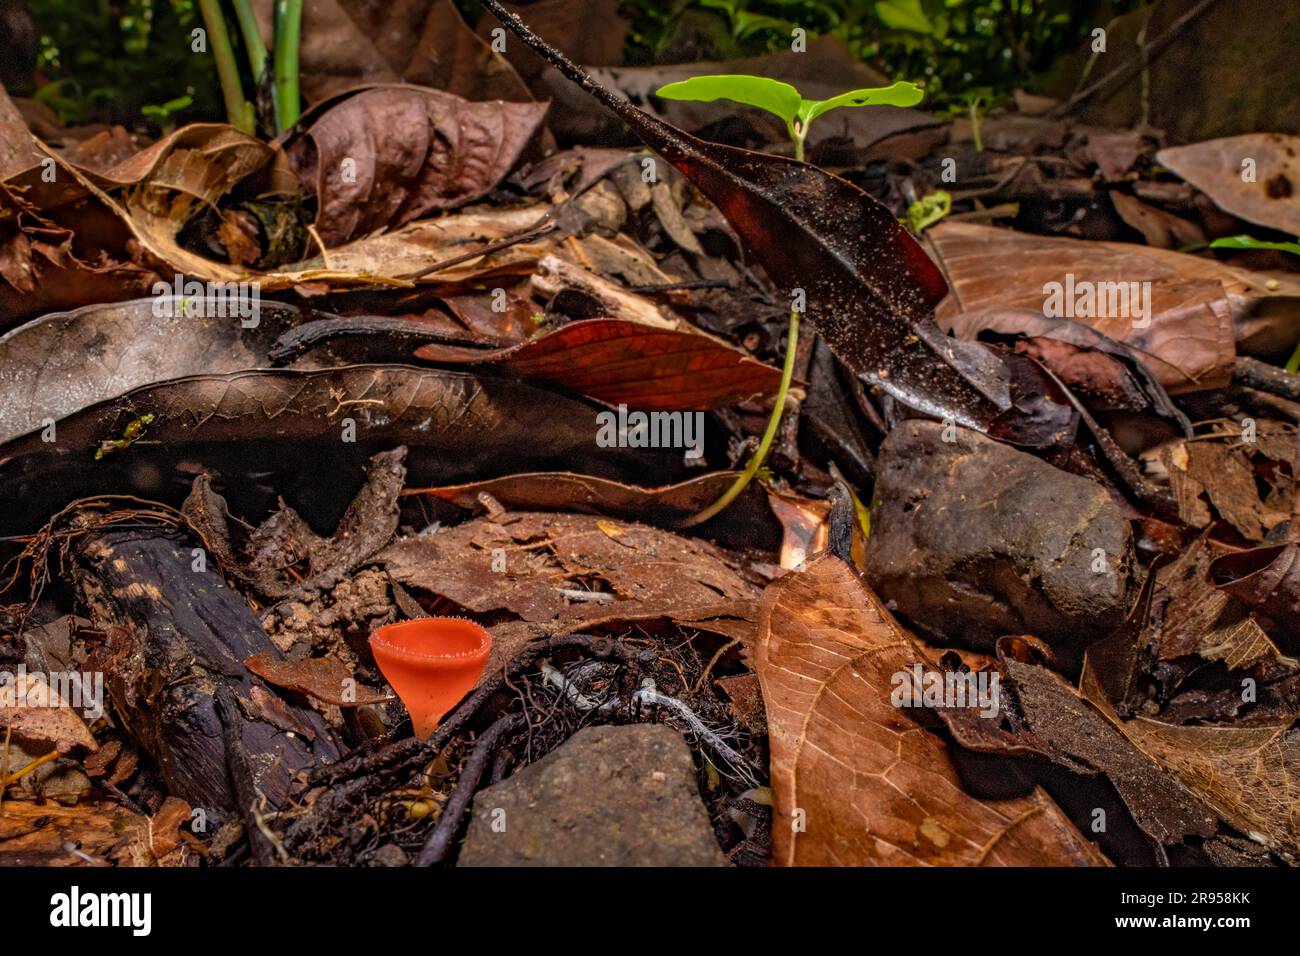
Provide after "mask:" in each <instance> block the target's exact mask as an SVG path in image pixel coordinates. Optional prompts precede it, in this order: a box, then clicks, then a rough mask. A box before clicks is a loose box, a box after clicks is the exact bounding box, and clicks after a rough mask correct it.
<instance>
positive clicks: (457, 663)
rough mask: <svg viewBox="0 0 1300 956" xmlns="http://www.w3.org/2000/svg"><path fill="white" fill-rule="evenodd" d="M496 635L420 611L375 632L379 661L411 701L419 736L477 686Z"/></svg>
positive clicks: (373, 638)
mask: <svg viewBox="0 0 1300 956" xmlns="http://www.w3.org/2000/svg"><path fill="white" fill-rule="evenodd" d="M491 648H492V635H490V634H488V632H487V631H486V630H484V629H483V628H482V627H480V626H479V625H477V624H475V623H474V622H473V621H467V620H465V619H464V618H459V617H421V618H417V619H415V620H413V621H401V622H400V623H397V624H385V625H384V626H383V627H381V628H379V629H378V630H376V631H375V632H374V633H372V634H371V635H370V651H371V653H373V654H374V655H375V663H377V664H378V665H379V669H380V671H382V672H383V675H384V677H385V678H386V679H387V680H388V683H389V684H391V685H392V687H393V690H394V691H396V692H397V696H398V697H400V698H401V700H402V703H403V704H405V705H406V710H407V712H408V713H409V714H410V715H411V723H412V724H413V725H414V726H415V735H416V736H417V737H421V738H423V737H428V736H429V735H430V734H432V733H433V732H434V731H435V730H437V728H438V722H439V721H440V720H442V718H443V715H444V714H446V713H447V712H448V711H450V710H451V709H452V708H453V707H455V706H456V705H457V704H458V703H460V701H461V698H463V697H464V696H465V695H466V694H468V693H469V692H470V690H471V689H473V687H474V684H475V683H477V682H478V679H479V676H480V675H481V674H482V673H483V668H484V667H486V666H487V659H488V651H489V650H491Z"/></svg>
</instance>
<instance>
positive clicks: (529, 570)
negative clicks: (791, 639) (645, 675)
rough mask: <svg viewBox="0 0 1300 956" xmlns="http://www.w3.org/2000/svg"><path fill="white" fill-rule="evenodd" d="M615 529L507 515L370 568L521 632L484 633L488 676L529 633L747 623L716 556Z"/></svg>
mask: <svg viewBox="0 0 1300 956" xmlns="http://www.w3.org/2000/svg"><path fill="white" fill-rule="evenodd" d="M615 528H616V529H617V530H618V531H619V533H618V534H617V535H611V534H610V533H609V531H610V524H609V523H608V522H606V521H605V519H601V518H597V517H595V516H591V515H579V514H544V513H537V512H518V513H510V514H508V515H506V516H503V517H497V518H492V517H487V518H476V519H473V520H471V521H466V522H464V523H463V524H459V525H457V526H455V527H454V528H448V529H446V530H445V531H440V532H438V533H437V534H424V535H417V536H414V537H407V538H403V539H399V540H398V541H395V542H394V543H393V544H391V545H389V547H387V548H385V549H384V550H383V551H381V552H380V553H379V554H377V555H376V556H375V559H374V560H375V562H376V563H378V564H380V565H381V566H383V567H384V568H385V569H386V570H387V571H388V573H389V574H390V575H391V576H392V577H393V579H394V580H395V581H397V582H398V583H399V584H402V585H405V586H407V587H410V588H414V589H418V590H420V591H423V592H428V593H431V594H434V595H436V596H438V597H440V598H442V599H444V600H446V601H448V602H450V603H451V605H452V607H453V608H459V609H463V610H465V611H469V612H472V613H474V614H482V615H492V616H501V615H502V614H503V612H504V613H506V614H508V616H509V617H513V618H516V619H517V620H518V622H519V623H520V624H522V625H524V627H513V628H510V627H509V625H510V623H513V622H507V623H506V624H503V625H498V626H496V627H494V628H493V634H494V637H495V638H497V640H494V642H493V646H492V657H491V659H490V661H489V664H488V670H489V671H491V670H493V669H494V668H495V667H497V666H499V664H500V663H501V662H502V661H503V660H508V659H509V658H510V657H511V656H513V653H514V652H516V651H518V650H519V649H520V646H521V645H522V642H523V641H526V640H527V638H528V634H529V628H531V631H532V633H533V634H534V635H536V634H539V633H546V632H550V631H553V632H555V633H564V632H566V630H572V629H573V628H576V627H581V626H584V625H585V626H594V625H595V624H596V623H598V622H601V621H615V620H620V621H633V620H638V619H642V620H647V619H654V618H669V619H671V620H677V621H691V622H699V621H700V620H701V619H703V618H707V617H722V618H730V619H734V618H741V619H743V618H745V617H746V616H747V615H752V607H753V604H754V601H755V600H756V599H757V596H758V595H757V591H756V590H755V588H754V587H753V585H751V584H749V583H748V582H747V581H746V580H745V579H744V578H742V577H741V576H740V575H739V574H738V573H737V572H736V570H735V569H734V568H733V567H732V562H731V561H730V560H729V559H728V557H727V555H726V552H724V551H722V550H721V549H719V548H717V547H715V546H713V545H711V544H708V543H707V542H703V541H697V540H695V539H691V538H685V537H681V536H679V535H676V534H673V533H672V532H669V531H661V530H659V529H657V528H651V527H648V526H646V525H642V524H636V523H632V522H627V523H623V524H616V525H615ZM747 607H748V608H750V609H751V610H750V611H749V612H747V611H746V608H747ZM692 626H697V627H700V628H701V629H703V630H710V629H712V628H711V627H710V626H708V625H705V624H701V623H694V624H693V625H692ZM721 626H722V627H723V628H724V629H729V628H728V626H727V625H725V624H724V625H721ZM749 627H750V628H751V633H752V624H751V625H749ZM503 628H509V631H508V632H506V631H503ZM503 635H505V636H508V637H509V638H510V639H509V640H503V639H502V637H503ZM728 636H733V635H731V634H729V635H728Z"/></svg>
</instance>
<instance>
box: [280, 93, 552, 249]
mask: <svg viewBox="0 0 1300 956" xmlns="http://www.w3.org/2000/svg"><path fill="white" fill-rule="evenodd" d="M545 115H546V104H544V103H531V102H530V103H506V102H503V101H501V100H493V101H490V102H479V103H472V102H470V101H468V100H463V99H461V98H460V97H458V96H454V95H453V94H451V93H445V92H443V91H441V90H434V89H426V88H424V87H417V86H400V85H387V86H371V87H366V88H363V89H360V90H357V91H354V92H350V93H346V94H341V95H340V96H336V97H333V98H331V99H329V100H326V101H325V102H323V103H320V104H317V105H316V106H315V107H313V108H312V109H311V110H309V111H308V112H307V114H306V115H304V116H303V118H302V120H301V123H302V126H303V129H304V132H303V133H302V134H300V135H298V136H296V137H294V138H292V139H291V140H290V141H289V142H288V143H287V144H286V145H285V151H286V153H287V155H288V156H289V159H290V161H291V162H292V163H293V165H294V168H295V169H296V170H297V172H298V175H299V176H300V177H301V178H302V180H303V182H305V183H307V184H309V186H310V187H311V188H312V190H313V192H315V194H316V201H317V204H318V205H317V212H316V231H317V232H318V233H319V235H320V237H321V239H323V240H324V242H325V244H326V245H329V246H335V245H340V244H341V243H344V242H346V241H347V240H349V239H351V238H353V237H355V236H363V235H366V234H367V233H371V232H374V231H376V230H378V229H387V228H393V227H396V226H401V225H404V224H405V223H408V222H410V221H411V220H413V219H419V218H420V217H422V216H425V215H427V214H428V213H430V212H434V211H436V210H443V209H454V208H456V207H457V206H463V205H465V204H466V203H468V202H470V201H472V200H474V199H477V198H479V197H480V196H482V195H484V194H485V193H486V192H487V191H488V190H490V189H491V188H492V187H493V186H495V185H496V184H497V183H498V182H500V181H501V180H502V179H504V178H505V176H506V174H507V173H509V172H510V170H511V168H513V167H514V165H515V163H516V162H517V161H518V160H519V156H520V154H521V153H522V152H523V149H524V147H525V146H526V145H527V144H528V142H529V140H530V139H532V137H533V135H534V134H535V133H536V132H537V130H538V129H539V128H540V127H541V124H542V118H543V117H544V116H545Z"/></svg>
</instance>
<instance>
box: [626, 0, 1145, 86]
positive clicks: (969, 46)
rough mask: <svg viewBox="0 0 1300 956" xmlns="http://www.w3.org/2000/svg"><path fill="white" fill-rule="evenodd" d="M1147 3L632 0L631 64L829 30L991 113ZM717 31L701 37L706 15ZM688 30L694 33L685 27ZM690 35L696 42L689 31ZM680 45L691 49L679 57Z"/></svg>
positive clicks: (748, 51)
mask: <svg viewBox="0 0 1300 956" xmlns="http://www.w3.org/2000/svg"><path fill="white" fill-rule="evenodd" d="M1142 5H1143V4H1142V0H876V2H870V0H625V2H624V7H625V8H626V9H630V10H632V11H633V14H634V17H633V21H632V32H631V36H630V38H629V42H630V49H629V57H628V58H629V60H630V61H634V62H642V63H645V62H655V61H657V60H659V59H660V58H661V57H667V58H669V59H673V58H674V54H676V53H678V52H686V53H687V54H688V56H689V57H691V58H697V59H718V58H729V57H743V56H752V55H756V54H760V53H765V52H776V51H779V50H788V49H790V41H791V31H792V30H793V29H794V28H796V27H800V28H802V29H803V30H805V31H806V33H807V37H808V40H809V41H810V42H811V41H812V40H813V39H814V38H815V37H817V36H819V35H821V34H824V33H834V34H836V35H838V36H839V37H841V38H842V39H844V40H845V41H846V42H847V44H848V46H849V48H850V49H851V50H853V51H854V52H855V53H856V54H858V55H859V56H860V57H862V58H863V59H864V60H867V61H869V62H871V63H873V64H874V65H876V66H878V67H879V68H880V69H881V70H882V71H883V72H885V73H887V74H889V75H891V76H911V77H915V78H917V80H918V81H919V82H922V83H923V84H924V86H925V88H926V95H927V97H928V100H929V102H930V103H931V105H932V106H934V107H936V108H946V107H949V106H957V105H960V106H962V107H963V109H965V108H966V103H965V101H964V98H965V97H967V96H968V95H970V94H971V93H972V92H973V91H977V92H978V93H979V95H980V97H981V99H982V100H983V103H984V105H985V107H986V108H988V107H993V106H998V105H1000V104H1001V103H1002V102H1003V101H1004V100H1005V99H1006V98H1007V97H1008V96H1009V94H1010V92H1011V89H1012V88H1013V87H1016V86H1021V87H1024V88H1026V89H1033V88H1035V82H1034V81H1035V79H1036V78H1041V77H1042V76H1043V75H1044V74H1045V73H1046V71H1047V70H1048V69H1049V68H1050V67H1051V66H1052V65H1053V64H1054V63H1055V62H1056V60H1057V58H1058V57H1059V56H1061V55H1062V54H1065V53H1068V52H1071V51H1073V50H1075V49H1078V48H1079V45H1080V44H1081V43H1082V42H1083V41H1084V40H1085V39H1086V38H1087V37H1088V35H1089V33H1090V31H1091V30H1093V29H1094V28H1096V27H1098V26H1105V25H1106V24H1107V23H1108V22H1109V21H1110V20H1111V19H1112V18H1113V17H1115V16H1117V15H1119V14H1121V13H1125V12H1128V11H1130V10H1135V9H1138V8H1139V7H1141V6H1142ZM710 15H711V16H713V17H714V18H715V19H714V30H713V32H712V33H711V34H709V35H708V38H707V40H708V42H707V43H706V41H705V39H704V38H703V30H702V28H701V25H700V20H701V17H702V16H705V17H707V16H710ZM687 25H689V26H690V29H689V31H687V30H686V26H687ZM683 33H688V34H689V36H688V39H689V42H687V40H686V39H683V36H682V34H683ZM678 48H684V49H681V50H679V49H678Z"/></svg>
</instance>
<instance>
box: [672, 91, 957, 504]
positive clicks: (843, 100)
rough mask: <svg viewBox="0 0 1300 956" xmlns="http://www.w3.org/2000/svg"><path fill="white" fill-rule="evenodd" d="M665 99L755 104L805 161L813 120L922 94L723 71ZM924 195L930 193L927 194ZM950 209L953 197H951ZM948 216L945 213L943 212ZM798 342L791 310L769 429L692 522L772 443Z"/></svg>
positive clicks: (729, 493) (742, 479) (749, 471)
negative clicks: (816, 96) (819, 89)
mask: <svg viewBox="0 0 1300 956" xmlns="http://www.w3.org/2000/svg"><path fill="white" fill-rule="evenodd" d="M655 95H656V96H659V97H661V98H662V99H666V100H691V101H694V102H698V103H712V102H715V101H717V100H731V101H732V102H733V103H741V104H744V105H745V106H756V107H758V108H759V109H762V110H767V112H769V113H772V114H774V115H776V116H778V117H780V118H781V119H782V120H784V121H785V127H786V131H787V132H788V133H789V134H790V141H791V142H792V143H793V144H794V158H795V159H796V160H798V161H799V162H803V160H804V143H805V142H806V141H807V139H808V129H809V127H810V126H811V125H812V122H813V120H815V119H817V117H819V116H824V115H825V114H827V113H829V112H830V111H831V110H836V109H841V108H844V107H850V106H915V105H916V104H917V103H920V102H921V98H922V97H923V96H924V95H925V94H924V92H923V91H922V90H921V88H920V87H919V86H917V85H916V84H915V83H908V82H906V81H899V82H897V83H894V84H893V85H892V86H886V87H878V88H873V89H861V90H850V91H849V92H847V93H841V94H840V95H838V96H832V97H831V98H830V99H825V100H810V99H807V98H806V97H804V96H803V95H802V94H801V93H800V92H799V91H798V90H797V89H796V88H795V87H793V86H791V85H790V84H789V83H783V82H782V81H780V80H773V79H770V78H769V77H765V76H744V75H738V74H725V75H721V76H693V77H691V78H690V79H688V80H681V81H679V82H676V83H669V84H668V85H666V86H663V87H661V88H660V89H659V90H658V91H657V92H656V94H655ZM927 198H928V197H927ZM949 208H951V197H949ZM945 214H946V213H945ZM798 344H799V312H798V311H797V310H795V309H791V310H790V329H789V333H788V334H787V336H786V345H785V362H784V364H783V365H782V368H781V384H780V386H779V387H778V389H777V393H776V401H775V402H774V403H773V406H772V415H771V417H770V418H768V420H767V428H766V429H765V430H764V431H763V437H762V438H761V439H760V440H759V443H758V449H757V450H756V451H755V452H754V455H753V457H752V458H750V460H749V464H748V465H746V466H745V470H744V471H743V472H741V474H740V476H739V477H738V478H737V479H736V480H735V482H733V483H732V485H731V487H730V488H728V489H727V490H726V492H725V493H723V495H722V497H720V498H719V499H718V500H717V501H715V502H714V503H713V504H711V505H709V506H708V507H707V508H705V509H704V510H703V511H700V512H697V513H696V514H694V515H692V516H691V517H689V518H687V519H686V521H685V522H684V524H685V525H687V526H690V525H696V524H700V523H701V522H704V521H707V520H709V519H710V518H712V517H713V516H714V515H716V514H718V513H719V512H721V511H722V510H723V509H724V508H726V507H727V506H728V505H729V504H731V503H732V502H733V501H735V500H736V498H738V497H739V496H740V494H741V492H743V491H744V490H745V489H746V488H747V487H748V486H749V483H750V482H751V481H753V479H754V476H755V475H756V474H757V473H758V471H759V469H760V468H761V467H762V465H763V461H764V459H766V458H767V453H768V451H769V450H770V449H771V447H772V441H773V439H775V438H776V433H777V430H778V428H779V427H780V424H781V415H782V413H783V412H784V411H785V403H786V398H787V396H788V395H789V392H790V382H791V380H792V379H793V378H794V363H795V352H796V347H797V346H798Z"/></svg>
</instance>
